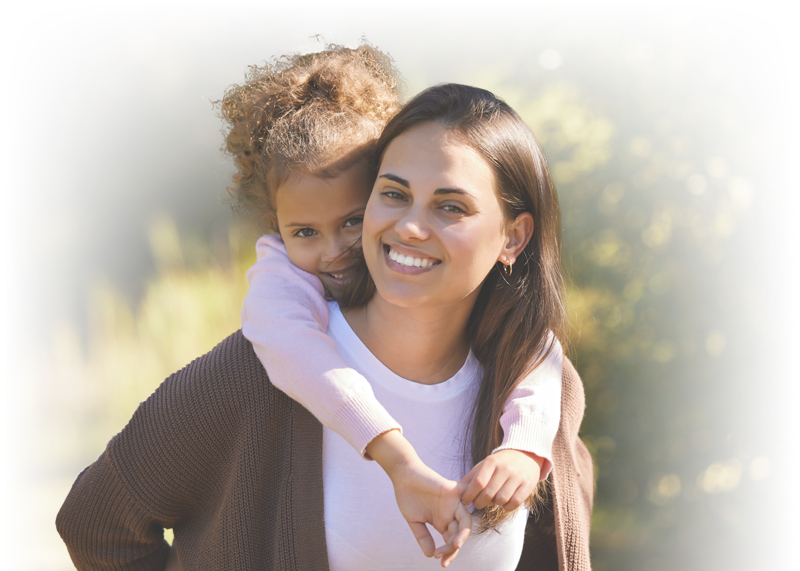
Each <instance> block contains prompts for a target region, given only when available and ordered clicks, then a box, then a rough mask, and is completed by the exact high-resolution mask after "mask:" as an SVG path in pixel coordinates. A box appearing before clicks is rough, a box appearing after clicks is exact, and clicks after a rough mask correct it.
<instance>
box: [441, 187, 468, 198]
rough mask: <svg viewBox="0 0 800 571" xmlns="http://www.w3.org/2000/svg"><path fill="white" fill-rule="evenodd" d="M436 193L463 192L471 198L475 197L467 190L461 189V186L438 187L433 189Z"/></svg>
mask: <svg viewBox="0 0 800 571" xmlns="http://www.w3.org/2000/svg"><path fill="white" fill-rule="evenodd" d="M433 194H434V195H439V194H462V195H464V196H469V197H470V198H475V197H474V196H473V195H472V194H470V193H469V192H467V191H466V190H461V189H460V188H437V189H436V190H434V191H433Z"/></svg>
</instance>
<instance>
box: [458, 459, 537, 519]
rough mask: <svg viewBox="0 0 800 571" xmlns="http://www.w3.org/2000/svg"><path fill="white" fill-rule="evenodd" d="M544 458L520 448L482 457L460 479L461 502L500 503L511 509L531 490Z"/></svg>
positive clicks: (529, 493) (480, 504) (508, 510)
mask: <svg viewBox="0 0 800 571" xmlns="http://www.w3.org/2000/svg"><path fill="white" fill-rule="evenodd" d="M543 463H544V459H543V458H542V457H540V456H537V455H536V454H531V453H529V452H522V451H520V450H500V451H498V452H495V453H494V454H491V455H489V456H487V457H486V458H484V459H483V460H482V461H481V462H479V463H478V464H476V465H475V467H474V468H473V469H472V470H470V471H469V474H467V475H466V476H464V477H463V478H462V479H461V483H462V484H467V489H466V491H465V492H464V494H463V495H462V496H461V501H462V502H463V503H464V505H469V504H472V505H473V506H475V508H477V509H483V508H485V507H487V506H500V507H502V508H503V509H504V510H506V511H507V512H510V511H514V510H515V509H517V508H518V507H519V506H521V505H522V503H523V502H524V501H525V500H526V499H527V497H528V496H530V495H531V494H532V493H533V490H534V488H536V484H537V483H538V482H539V474H540V473H541V470H542V464H543Z"/></svg>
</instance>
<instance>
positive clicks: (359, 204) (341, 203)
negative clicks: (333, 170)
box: [275, 162, 372, 297]
mask: <svg viewBox="0 0 800 571" xmlns="http://www.w3.org/2000/svg"><path fill="white" fill-rule="evenodd" d="M371 186H372V179H371V178H370V176H369V169H368V168H367V166H366V165H365V164H364V163H363V162H361V163H356V164H355V165H353V166H352V167H350V168H349V169H347V170H346V171H344V172H342V173H341V174H339V175H338V176H336V177H334V178H320V177H316V176H313V175H310V174H299V175H292V176H290V177H289V179H288V180H287V181H286V182H284V183H283V184H282V185H280V186H279V187H278V189H277V190H276V191H275V212H276V218H277V221H278V231H279V232H280V235H281V238H282V239H283V243H284V244H286V252H287V253H288V255H289V260H291V262H292V263H293V264H294V265H295V266H297V267H298V268H300V269H302V270H305V271H307V272H309V273H311V274H314V275H315V276H317V277H318V278H319V279H320V280H322V283H323V285H324V286H325V289H326V290H327V291H328V294H330V295H332V296H334V297H335V296H336V295H337V294H338V293H339V290H340V288H341V285H342V271H343V270H344V268H345V266H346V265H347V262H348V260H347V259H346V258H345V257H344V256H342V254H343V253H344V252H345V251H346V250H347V248H349V247H350V246H352V245H353V243H354V242H355V241H356V240H357V239H358V238H359V237H360V236H361V225H362V221H363V219H364V207H365V205H366V203H367V198H368V197H369V192H370V189H371Z"/></svg>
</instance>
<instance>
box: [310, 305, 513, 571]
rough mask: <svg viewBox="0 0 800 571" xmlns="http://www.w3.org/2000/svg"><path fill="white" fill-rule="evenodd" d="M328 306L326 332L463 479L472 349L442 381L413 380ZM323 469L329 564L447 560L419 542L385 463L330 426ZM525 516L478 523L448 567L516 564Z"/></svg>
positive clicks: (444, 465)
mask: <svg viewBox="0 0 800 571" xmlns="http://www.w3.org/2000/svg"><path fill="white" fill-rule="evenodd" d="M329 307H330V321H329V322H328V335H330V337H331V338H332V339H333V340H334V342H335V343H336V346H337V348H338V350H339V353H340V354H341V356H342V357H343V358H344V360H345V361H346V362H347V364H348V365H349V366H350V367H352V368H353V369H355V370H356V371H358V372H359V373H361V374H362V375H364V376H365V377H366V378H367V379H368V380H369V382H370V384H371V385H372V389H373V391H374V392H375V396H376V397H377V399H378V401H380V403H381V404H382V405H383V406H385V407H386V409H387V410H388V411H389V414H391V415H392V416H393V417H394V418H395V419H397V421H398V422H399V423H400V424H402V426H403V427H404V433H403V434H404V435H405V437H406V438H407V439H408V440H409V442H411V444H412V445H413V446H414V448H415V449H416V451H417V453H418V454H419V456H420V458H421V459H422V461H423V462H424V463H425V464H426V465H428V466H429V467H431V468H432V469H434V470H436V471H437V472H438V473H439V474H441V475H442V476H444V477H446V478H449V479H451V480H456V481H458V480H460V479H461V478H462V477H463V476H464V474H465V473H466V471H468V470H469V469H471V468H472V466H471V462H470V463H469V464H467V465H466V466H465V465H464V437H465V435H466V434H467V430H466V427H467V425H468V423H469V422H470V412H471V409H472V403H473V401H474V397H475V394H476V390H477V388H478V385H479V383H480V374H481V370H480V364H479V363H478V362H477V360H476V359H475V357H474V356H473V355H472V353H470V354H469V356H468V357H467V360H466V362H465V363H464V366H463V367H461V369H460V370H459V371H458V372H457V373H456V374H455V375H454V376H453V377H452V378H450V379H448V380H446V381H444V382H442V383H439V384H436V385H423V384H420V383H415V382H413V381H409V380H406V379H404V378H402V377H399V376H398V375H396V374H394V373H393V372H392V371H390V370H389V369H388V368H386V366H385V365H383V363H381V362H380V361H379V360H378V359H377V358H376V357H375V356H374V355H373V354H372V353H370V351H369V349H367V347H366V346H365V345H364V344H363V343H362V342H361V340H360V339H359V338H358V336H357V335H356V334H355V333H354V332H353V330H352V329H351V328H350V325H349V324H348V323H347V321H346V320H345V319H344V317H343V316H342V313H341V311H340V310H339V306H338V305H337V304H336V303H334V302H331V303H330V305H329ZM322 475H323V486H324V492H325V493H324V498H325V538H326V540H327V544H328V559H329V562H330V568H331V571H375V570H377V569H381V570H383V569H387V570H388V569H391V570H399V569H404V570H406V569H407V570H411V569H431V570H433V569H436V568H441V567H440V561H439V560H438V559H433V558H431V559H428V558H426V557H425V556H424V555H423V553H422V550H420V548H419V545H418V544H417V540H416V539H414V536H413V535H412V533H411V530H410V528H409V527H408V524H407V523H406V521H405V519H403V516H402V515H401V514H400V510H399V509H398V507H397V502H396V501H395V497H394V489H393V488H392V483H391V481H390V480H389V477H388V476H387V475H386V473H385V472H384V471H383V469H382V468H381V467H380V466H379V465H378V464H377V463H376V462H364V460H363V459H362V458H361V456H360V455H359V454H358V452H357V451H356V450H354V449H353V447H352V446H351V445H350V444H348V443H347V441H346V440H345V439H344V438H342V437H341V436H339V435H338V434H337V433H335V432H333V431H332V430H329V429H328V428H325V429H324V430H323V454H322ZM527 517H528V512H527V510H526V509H524V508H521V509H519V510H517V512H516V513H515V514H514V516H513V518H512V519H510V520H509V521H507V522H506V523H505V525H503V526H501V527H500V528H499V532H500V533H495V532H493V531H487V532H485V533H483V534H480V535H478V534H477V533H476V532H475V531H474V530H473V533H472V534H470V537H469V539H467V542H466V544H465V545H464V547H463V548H462V549H461V551H460V552H459V554H458V557H457V558H456V560H455V561H453V563H452V564H451V565H450V566H449V567H448V569H453V570H459V569H460V570H475V571H477V570H480V571H485V570H486V569H492V570H493V571H495V570H496V571H505V570H508V571H513V570H514V569H515V568H516V566H517V563H518V562H519V558H520V554H521V553H522V542H523V539H524V533H525V523H526V520H527ZM473 523H474V525H477V523H478V522H477V521H475V522H473ZM432 534H433V536H434V538H435V540H436V544H437V545H441V544H442V543H443V540H442V538H441V536H440V535H439V534H438V533H436V531H435V530H432Z"/></svg>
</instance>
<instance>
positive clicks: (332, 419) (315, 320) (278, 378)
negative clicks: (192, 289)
mask: <svg viewBox="0 0 800 571" xmlns="http://www.w3.org/2000/svg"><path fill="white" fill-rule="evenodd" d="M256 252H257V254H258V261H257V262H256V264H255V265H254V266H253V267H252V268H250V271H248V272H247V280H248V282H249V283H250V289H249V291H248V292H247V295H246V296H245V299H244V305H243V307H242V333H243V334H244V336H245V337H246V338H247V339H248V340H249V341H250V342H251V343H252V344H253V349H254V350H255V352H256V355H257V356H258V358H259V360H260V361H261V363H262V364H263V365H264V368H265V369H266V370H267V374H268V375H269V378H270V381H271V382H272V384H273V385H275V386H276V387H277V388H278V389H280V390H281V391H283V392H284V393H286V394H287V395H289V396H290V397H292V398H293V399H294V400H296V401H297V402H299V403H300V404H302V405H303V406H304V407H305V408H307V409H308V410H309V411H310V412H311V413H312V414H313V415H314V416H315V417H317V419H319V421H320V422H321V423H322V424H323V425H325V426H327V427H328V428H330V429H331V430H333V431H335V432H337V433H339V434H340V435H341V436H342V437H343V438H344V439H345V440H347V441H348V442H349V443H350V444H351V445H352V446H353V448H355V449H356V450H357V451H358V452H359V454H361V455H362V456H363V457H365V458H368V455H367V454H366V448H367V444H369V443H370V442H371V441H372V440H373V439H374V438H375V437H376V436H378V435H380V434H383V433H385V432H388V431H390V430H399V431H402V429H401V427H400V425H399V424H398V423H397V421H395V420H394V418H392V416H391V415H390V414H389V413H388V412H387V411H386V409H385V408H384V407H383V405H381V404H380V403H379V402H378V400H377V399H376V398H375V395H374V394H373V392H372V387H371V386H370V384H369V382H368V381H367V380H366V379H365V378H364V377H363V376H362V375H360V374H359V373H357V372H356V371H354V370H353V369H351V368H349V367H348V365H347V363H345V361H344V359H343V358H342V357H341V356H340V355H339V352H338V351H337V350H336V344H335V343H334V342H333V340H331V338H330V337H328V335H327V334H326V331H327V329H328V305H327V302H326V300H325V291H324V289H323V287H322V283H321V282H320V281H319V279H318V278H317V277H316V276H314V275H312V274H309V273H307V272H304V271H303V270H301V269H299V268H297V267H295V266H294V264H292V263H291V262H290V261H289V258H288V256H287V255H286V248H285V247H284V245H283V242H282V241H281V239H280V238H279V237H278V236H262V237H261V238H260V239H259V240H258V242H257V244H256Z"/></svg>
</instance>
